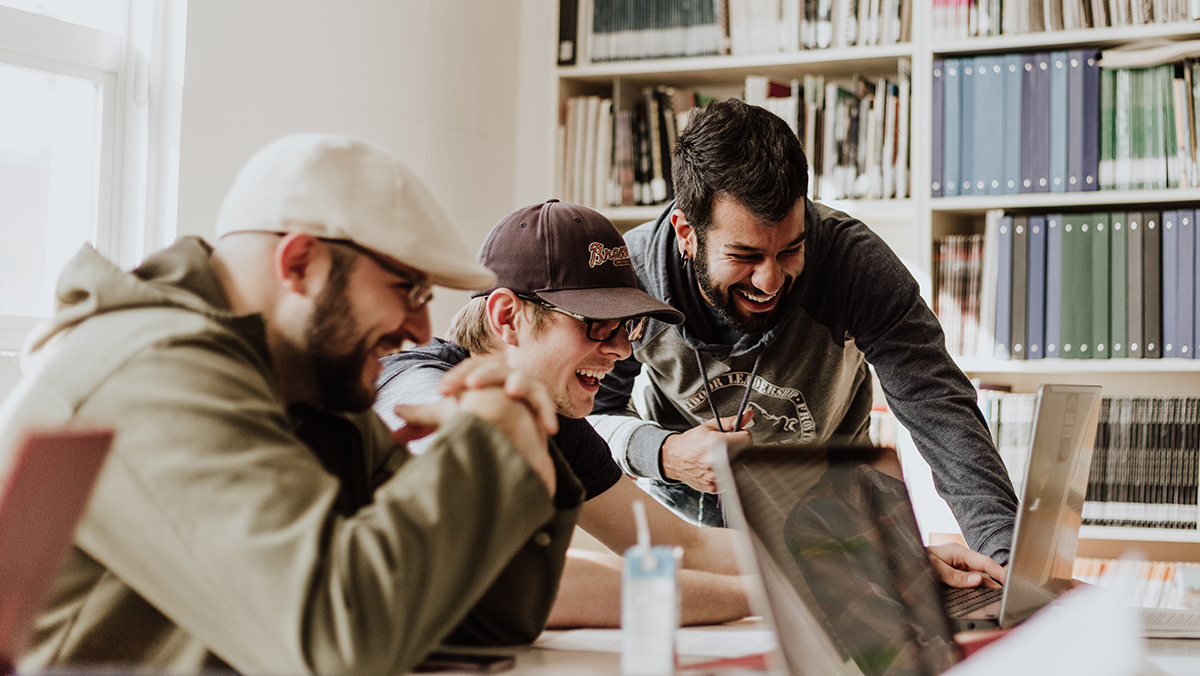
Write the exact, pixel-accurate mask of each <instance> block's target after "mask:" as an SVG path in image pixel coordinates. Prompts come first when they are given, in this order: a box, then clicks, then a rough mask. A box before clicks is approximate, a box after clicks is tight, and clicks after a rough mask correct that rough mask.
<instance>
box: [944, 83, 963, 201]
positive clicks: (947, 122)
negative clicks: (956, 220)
mask: <svg viewBox="0 0 1200 676" xmlns="http://www.w3.org/2000/svg"><path fill="white" fill-rule="evenodd" d="M961 63H962V60H960V59H946V61H945V67H944V70H943V71H942V89H943V92H942V108H943V111H944V114H943V116H942V195H943V196H945V197H953V196H954V195H957V194H958V181H959V177H960V173H959V169H958V166H959V165H958V161H959V153H961V152H962V149H961V148H960V147H959V146H961V145H962V119H961V117H962V77H961V73H960V72H959V70H960V68H961Z"/></svg>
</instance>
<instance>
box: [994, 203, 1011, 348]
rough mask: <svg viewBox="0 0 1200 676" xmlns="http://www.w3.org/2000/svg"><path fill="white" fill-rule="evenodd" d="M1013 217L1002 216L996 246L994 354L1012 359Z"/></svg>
mask: <svg viewBox="0 0 1200 676" xmlns="http://www.w3.org/2000/svg"><path fill="white" fill-rule="evenodd" d="M1012 229H1013V219H1012V217H1011V216H1002V217H1000V225H999V227H998V228H997V237H996V242H997V247H996V321H995V327H996V349H995V351H994V352H993V356H995V357H996V358H998V359H1011V358H1012V352H1011V351H1010V349H1009V344H1010V343H1009V339H1010V338H1011V337H1012V331H1011V327H1012V259H1013V256H1012V253H1013V233H1012Z"/></svg>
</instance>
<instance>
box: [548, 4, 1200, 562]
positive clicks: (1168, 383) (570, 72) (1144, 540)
mask: <svg viewBox="0 0 1200 676" xmlns="http://www.w3.org/2000/svg"><path fill="white" fill-rule="evenodd" d="M587 5H588V3H587V0H584V6H587ZM930 15H931V1H930V0H914V5H913V8H912V41H911V42H909V43H902V44H895V45H884V46H871V47H849V48H844V49H829V50H805V51H800V52H791V53H780V54H771V55H756V56H710V57H701V58H692V59H655V60H643V61H622V62H606V63H597V64H588V63H586V57H585V56H584V55H585V54H586V47H581V48H580V49H579V52H580V55H581V56H584V58H583V59H582V60H581V62H580V63H579V65H576V66H564V67H556V68H555V75H554V77H555V90H556V94H557V99H556V100H557V102H558V103H559V104H562V103H563V102H564V101H565V100H566V99H567V97H570V96H577V95H580V94H599V95H602V96H613V97H614V99H615V98H616V96H615V93H616V91H617V89H618V86H620V87H625V86H630V87H636V88H641V87H644V86H653V85H659V84H665V85H671V86H677V87H696V88H703V87H709V88H717V89H722V88H723V89H724V90H725V91H726V92H728V94H729V95H740V94H739V92H740V90H741V88H742V85H743V83H744V80H745V77H746V76H747V75H767V76H770V77H772V78H776V79H781V80H784V81H786V80H790V79H792V78H803V76H804V75H806V74H822V75H825V76H826V77H827V78H832V79H835V80H843V79H847V80H848V79H849V78H850V77H851V76H853V75H854V74H860V75H863V76H866V77H880V76H892V77H894V76H895V75H896V73H897V71H898V68H899V63H900V61H901V60H902V59H905V60H908V61H909V62H910V63H911V67H912V71H911V72H912V75H911V84H912V90H911V97H912V99H911V104H910V105H911V108H910V115H911V124H910V134H911V136H910V149H911V150H910V152H911V158H910V188H909V195H910V197H909V198H907V199H903V200H850V201H845V202H830V203H829V204H830V205H831V206H834V207H835V208H838V209H841V210H842V211H845V212H847V213H849V214H851V215H853V216H855V217H857V218H860V219H861V220H862V221H863V222H864V223H866V224H867V225H868V226H870V227H872V228H873V229H875V230H876V231H877V232H879V233H880V235H881V236H882V237H883V238H884V240H885V241H886V242H888V244H889V245H890V246H892V248H893V249H895V250H896V252H897V253H898V254H899V255H900V256H901V258H902V259H904V260H905V262H906V264H908V265H909V267H910V269H911V270H912V271H913V272H914V274H915V275H916V276H917V278H918V279H920V280H923V281H922V284H923V289H924V292H925V293H926V294H928V293H930V289H929V285H928V280H929V279H931V278H932V274H931V273H932V262H933V239H934V238H935V237H937V236H941V235H945V234H956V233H965V232H982V231H983V219H984V213H985V212H986V211H988V210H991V209H1005V210H1029V211H1030V212H1032V213H1037V212H1036V211H1034V210H1042V211H1041V213H1052V212H1053V211H1054V210H1056V209H1066V210H1080V209H1086V208H1089V207H1093V206H1094V207H1095V210H1096V211H1104V210H1114V211H1119V210H1121V209H1122V207H1123V206H1125V205H1160V204H1177V203H1178V204H1184V203H1188V204H1196V205H1200V189H1186V190H1142V191H1095V192H1070V193H1032V194H1019V195H988V196H958V197H938V198H934V197H931V196H930V189H929V186H930V171H931V149H932V143H931V135H932V129H931V126H932V115H931V107H932V101H931V96H930V92H931V86H932V76H931V70H932V63H933V60H934V59H935V58H942V57H944V56H971V55H977V54H995V53H1008V52H1020V51H1051V50H1058V49H1073V48H1079V47H1084V46H1090V47H1097V48H1101V49H1103V48H1108V47H1113V46H1117V45H1122V44H1127V43H1131V42H1134V41H1138V40H1143V39H1149V38H1167V39H1195V38H1200V21H1197V22H1190V23H1188V22H1184V23H1176V24H1151V25H1144V26H1137V27H1126V28H1103V29H1088V30H1077V31H1057V32H1045V33H1033V34H1023V35H1013V36H997V37H979V38H970V39H963V40H952V41H936V42H935V41H934V40H933V39H931V37H930V29H929V26H930ZM547 58H552V57H547ZM548 133H549V134H550V135H551V138H552V139H553V137H554V134H555V131H554V130H549V131H548ZM662 208H663V207H662V206H639V207H617V208H608V209H602V211H603V212H604V213H605V215H607V216H608V217H609V218H610V219H611V220H612V221H613V222H614V223H616V224H617V225H618V227H619V228H620V229H621V230H623V231H624V230H627V229H628V228H630V227H633V226H635V225H637V224H640V223H643V222H646V221H650V220H653V219H655V218H657V217H658V216H659V215H660V214H661V212H662ZM926 299H927V300H928V295H927V298H926ZM958 363H959V365H960V367H961V368H962V369H963V370H964V372H966V373H967V374H968V376H971V377H976V378H979V379H981V380H983V381H986V382H989V383H993V384H1002V385H1008V386H1010V387H1012V388H1013V390H1014V391H1025V392H1031V391H1035V390H1036V389H1037V386H1038V385H1040V384H1042V383H1046V382H1063V383H1094V384H1100V385H1102V386H1104V388H1105V394H1112V395H1128V396H1149V395H1159V396H1200V360H1184V359H1144V360H1137V359H1111V360H1063V359H1048V360H1028V361H1018V360H1014V361H1006V360H998V359H987V358H962V359H959V360H958ZM903 438H907V435H902V439H903ZM909 443H911V442H909ZM902 445H903V444H902ZM901 451H902V453H903V451H904V449H903V448H902V449H901ZM906 472H907V470H906ZM929 488H930V490H932V487H931V486H930V487H929ZM935 497H936V496H935ZM920 516H921V515H920V514H918V518H920ZM940 526H941V524H935V525H933V527H932V528H930V529H929V530H931V531H938V530H941V527H940ZM923 527H924V526H923ZM1082 538H1083V539H1084V540H1085V541H1089V542H1093V541H1094V542H1095V543H1097V547H1098V548H1092V549H1088V548H1087V547H1082V546H1081V552H1093V551H1104V552H1108V553H1112V552H1114V551H1116V550H1119V549H1123V548H1127V547H1130V546H1133V547H1136V546H1139V545H1140V546H1141V547H1142V548H1143V550H1146V549H1149V550H1152V551H1154V552H1156V553H1157V554H1158V555H1159V556H1168V555H1172V554H1173V558H1179V559H1186V560H1194V561H1200V534H1197V533H1196V532H1192V531H1167V530H1155V529H1132V528H1098V527H1085V528H1084V529H1083V532H1082ZM1163 547H1166V549H1165V550H1164V549H1163Z"/></svg>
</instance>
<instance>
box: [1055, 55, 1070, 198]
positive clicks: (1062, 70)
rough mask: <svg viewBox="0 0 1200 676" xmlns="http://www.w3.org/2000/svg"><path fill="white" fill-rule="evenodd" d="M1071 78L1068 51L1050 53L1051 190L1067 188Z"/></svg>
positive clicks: (1064, 190)
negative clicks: (1068, 70) (1068, 71)
mask: <svg viewBox="0 0 1200 676" xmlns="http://www.w3.org/2000/svg"><path fill="white" fill-rule="evenodd" d="M1068 83H1069V80H1068V75H1067V53H1066V52H1051V53H1050V192H1066V190H1067V146H1068V141H1069V138H1068V133H1069V131H1068V129H1069V125H1068V124H1067V122H1068V120H1069V119H1070V118H1069V115H1070V108H1069V107H1068V100H1067V99H1068V91H1069V84H1068Z"/></svg>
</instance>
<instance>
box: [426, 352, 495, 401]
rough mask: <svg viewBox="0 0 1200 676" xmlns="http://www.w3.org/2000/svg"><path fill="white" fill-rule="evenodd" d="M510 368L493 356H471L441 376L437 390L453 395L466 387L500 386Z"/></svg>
mask: <svg viewBox="0 0 1200 676" xmlns="http://www.w3.org/2000/svg"><path fill="white" fill-rule="evenodd" d="M509 372H510V369H509V368H508V367H507V366H505V365H504V363H503V362H501V361H500V360H499V359H496V358H493V357H471V358H469V359H465V360H463V362H462V363H460V364H459V365H458V366H455V367H454V368H452V369H450V370H449V371H447V372H446V375H444V376H442V382H441V383H439V384H438V391H439V392H441V393H442V394H444V395H447V396H449V395H454V394H458V393H460V392H462V391H463V390H465V389H468V388H474V389H479V388H483V387H500V386H502V385H503V384H504V381H505V379H506V378H507V377H508V374H509Z"/></svg>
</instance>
